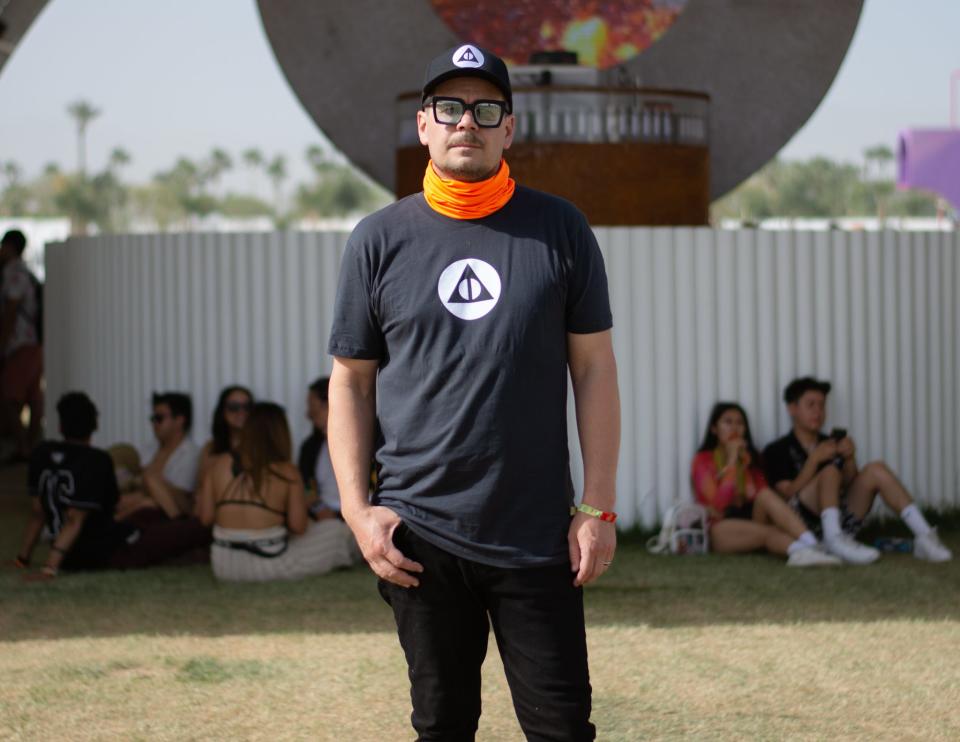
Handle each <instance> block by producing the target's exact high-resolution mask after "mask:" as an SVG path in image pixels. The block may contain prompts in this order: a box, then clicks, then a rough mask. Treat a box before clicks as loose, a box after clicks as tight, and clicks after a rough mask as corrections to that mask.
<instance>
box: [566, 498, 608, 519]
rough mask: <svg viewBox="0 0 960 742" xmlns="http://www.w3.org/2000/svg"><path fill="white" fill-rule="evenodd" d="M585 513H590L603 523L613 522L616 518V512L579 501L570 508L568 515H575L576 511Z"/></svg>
mask: <svg viewBox="0 0 960 742" xmlns="http://www.w3.org/2000/svg"><path fill="white" fill-rule="evenodd" d="M578 511H579V512H581V513H586V514H587V515H592V516H593V517H594V518H599V519H600V520H602V521H604V522H605V523H614V522H616V520H617V514H616V513H611V512H607V511H606V510H598V509H597V508H595V507H593V506H592V505H587V504H585V503H582V502H581V503H580V504H579V505H577V506H576V507H571V508H570V515H575V514H576V513H577V512H578Z"/></svg>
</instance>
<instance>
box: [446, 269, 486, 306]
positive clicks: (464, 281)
mask: <svg viewBox="0 0 960 742" xmlns="http://www.w3.org/2000/svg"><path fill="white" fill-rule="evenodd" d="M492 300H493V295H492V294H491V293H490V292H489V291H488V290H487V287H486V286H484V285H483V282H482V281H481V280H480V279H479V278H477V274H476V273H474V272H473V268H471V267H470V266H469V265H468V266H467V267H466V268H464V269H463V273H461V274H460V278H458V279H457V285H456V286H454V287H453V293H452V294H450V298H449V299H447V304H474V303H476V302H478V301H492Z"/></svg>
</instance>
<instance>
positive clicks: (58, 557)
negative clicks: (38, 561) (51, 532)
mask: <svg viewBox="0 0 960 742" xmlns="http://www.w3.org/2000/svg"><path fill="white" fill-rule="evenodd" d="M82 528H83V519H82V518H79V517H78V518H68V519H67V522H66V523H65V524H64V525H63V528H62V529H60V533H58V534H57V537H56V538H55V539H54V540H53V543H52V544H50V554H49V556H48V557H47V564H46V566H47V567H48V568H50V569H52V570H57V569H59V568H60V564H61V562H63V560H64V557H66V555H67V554H68V553H69V552H70V549H72V548H73V543H74V541H76V540H77V536H79V535H80V531H81V529H82Z"/></svg>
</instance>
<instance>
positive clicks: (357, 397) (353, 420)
mask: <svg viewBox="0 0 960 742" xmlns="http://www.w3.org/2000/svg"><path fill="white" fill-rule="evenodd" d="M378 365H379V364H378V362H377V361H372V360H358V359H351V358H341V357H334V359H333V372H332V373H331V374H330V390H329V396H330V418H329V423H328V430H327V442H328V445H329V446H330V461H331V463H332V464H333V472H334V474H335V475H336V478H337V487H338V488H339V490H340V506H341V513H342V514H343V519H344V520H345V521H346V523H347V525H348V526H350V529H351V530H352V531H353V533H354V535H355V536H356V538H357V544H358V545H359V546H360V551H361V552H363V557H364V559H366V560H367V562H368V563H369V564H370V568H371V569H372V570H373V571H374V572H375V573H376V574H377V575H378V576H379V577H381V578H382V579H384V580H387V581H388V582H393V583H395V584H397V585H400V586H401V587H416V586H417V585H418V584H419V582H418V581H417V579H416V577H414V576H413V575H412V574H410V572H422V571H423V567H422V566H421V565H420V564H418V563H416V562H414V561H411V560H410V559H407V558H406V557H405V556H404V555H403V554H402V553H401V552H400V550H399V549H397V547H396V546H394V544H393V532H394V531H395V530H396V529H397V526H399V525H400V518H399V516H398V515H397V514H396V513H394V512H393V511H392V510H390V509H389V508H385V507H381V506H376V505H371V504H370V502H369V497H368V495H369V489H370V461H371V459H372V455H373V430H374V420H375V417H376V388H377V367H378Z"/></svg>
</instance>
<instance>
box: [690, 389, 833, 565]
mask: <svg viewBox="0 0 960 742" xmlns="http://www.w3.org/2000/svg"><path fill="white" fill-rule="evenodd" d="M691 477H692V480H693V491H694V494H695V495H696V498H697V502H699V503H700V504H701V505H703V506H704V507H706V509H707V512H708V513H709V515H710V547H711V548H712V549H713V550H714V551H717V552H722V553H734V552H744V551H756V550H757V549H766V550H767V551H769V552H770V553H771V554H779V555H785V556H787V557H788V559H787V564H788V565H790V566H796V567H804V566H811V565H819V564H839V563H840V560H839V559H836V558H835V557H833V556H831V555H829V554H827V553H826V552H825V551H823V550H822V549H821V548H820V545H819V543H818V542H817V539H816V537H815V536H814V535H813V534H812V533H811V532H810V531H809V530H807V527H806V526H805V525H804V523H803V521H802V520H801V519H800V517H799V516H798V515H797V514H796V513H794V512H793V510H791V509H790V507H789V506H788V505H787V503H785V502H784V501H783V500H782V499H781V498H780V497H779V496H778V495H777V494H776V493H775V492H774V491H773V490H772V489H770V487H769V486H768V485H767V480H766V479H764V477H763V473H762V472H761V470H760V454H759V453H758V452H757V449H756V447H755V446H754V445H753V437H752V436H751V435H750V424H749V422H747V413H746V412H744V411H743V408H742V407H741V406H740V405H738V404H736V403H735V402H718V403H717V404H715V405H714V407H713V410H712V411H711V413H710V422H709V423H708V424H707V430H706V433H705V434H704V436H703V443H701V444H700V449H699V452H698V453H697V455H696V456H695V457H694V459H693V466H692V471H691Z"/></svg>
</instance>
